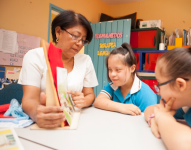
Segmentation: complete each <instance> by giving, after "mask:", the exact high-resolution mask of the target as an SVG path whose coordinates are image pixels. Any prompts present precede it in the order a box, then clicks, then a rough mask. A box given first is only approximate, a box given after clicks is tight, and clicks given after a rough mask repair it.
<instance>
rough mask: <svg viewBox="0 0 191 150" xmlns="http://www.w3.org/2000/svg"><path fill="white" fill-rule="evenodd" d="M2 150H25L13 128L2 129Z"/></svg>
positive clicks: (0, 136) (0, 139)
mask: <svg viewBox="0 0 191 150" xmlns="http://www.w3.org/2000/svg"><path fill="white" fill-rule="evenodd" d="M0 149H1V150H24V148H23V146H22V145H21V142H20V140H19V138H18V136H17V134H16V132H15V131H14V129H13V128H4V129H0Z"/></svg>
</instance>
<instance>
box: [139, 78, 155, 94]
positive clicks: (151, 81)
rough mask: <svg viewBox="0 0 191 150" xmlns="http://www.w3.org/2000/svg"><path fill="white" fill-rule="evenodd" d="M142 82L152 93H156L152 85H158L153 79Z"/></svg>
mask: <svg viewBox="0 0 191 150" xmlns="http://www.w3.org/2000/svg"><path fill="white" fill-rule="evenodd" d="M142 81H143V82H144V83H145V84H147V85H148V86H149V87H150V88H151V89H152V90H153V92H155V93H157V92H156V91H155V89H154V85H157V84H158V82H157V80H155V79H142Z"/></svg>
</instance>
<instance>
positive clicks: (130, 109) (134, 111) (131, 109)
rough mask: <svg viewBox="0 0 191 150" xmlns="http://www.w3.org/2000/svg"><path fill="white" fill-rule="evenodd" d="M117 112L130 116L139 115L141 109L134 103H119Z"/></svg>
mask: <svg viewBox="0 0 191 150" xmlns="http://www.w3.org/2000/svg"><path fill="white" fill-rule="evenodd" d="M119 112H120V113H122V114H129V115H132V116H136V115H141V110H140V109H139V107H137V106H135V105H134V104H121V105H119Z"/></svg>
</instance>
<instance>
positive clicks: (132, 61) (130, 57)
mask: <svg viewBox="0 0 191 150" xmlns="http://www.w3.org/2000/svg"><path fill="white" fill-rule="evenodd" d="M116 54H121V55H122V56H124V57H123V59H122V60H121V61H122V62H123V64H124V65H126V66H129V67H131V66H132V65H135V66H136V64H137V61H136V57H135V55H134V53H133V50H132V48H131V46H130V45H129V44H128V43H123V44H122V45H121V46H120V47H118V48H115V49H113V50H112V51H111V53H110V54H109V55H108V56H107V57H106V61H105V63H106V67H107V79H108V81H109V82H110V81H111V80H110V78H109V70H108V59H109V57H110V56H111V55H116ZM135 74H136V69H135V71H134V72H133V77H134V75H135Z"/></svg>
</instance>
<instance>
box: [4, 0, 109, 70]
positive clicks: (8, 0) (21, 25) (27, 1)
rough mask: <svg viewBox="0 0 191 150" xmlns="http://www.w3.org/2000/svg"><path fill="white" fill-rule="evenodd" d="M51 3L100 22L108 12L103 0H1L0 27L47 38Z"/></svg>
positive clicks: (92, 20)
mask: <svg viewBox="0 0 191 150" xmlns="http://www.w3.org/2000/svg"><path fill="white" fill-rule="evenodd" d="M50 3H51V4H53V5H56V6H58V7H60V8H62V9H64V10H67V9H70V10H74V11H75V12H77V13H81V14H82V15H84V16H85V17H86V18H87V19H88V20H89V21H90V22H98V21H99V18H100V15H101V13H102V12H103V13H106V14H108V5H106V4H105V3H103V2H102V1H101V0H91V2H90V1H89V0H0V28H3V29H6V30H13V31H16V32H18V33H22V34H27V35H32V36H37V37H41V38H43V39H45V40H47V38H48V19H49V4H50ZM83 51H84V49H82V51H81V52H82V53H83ZM5 68H7V69H6V70H13V69H14V67H11V66H10V67H9V66H5Z"/></svg>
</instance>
